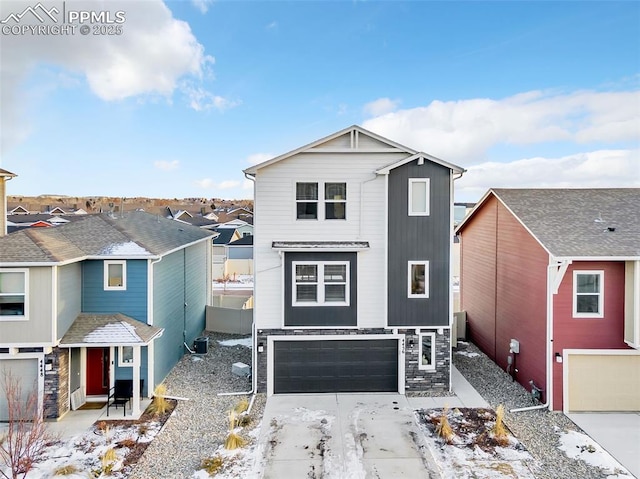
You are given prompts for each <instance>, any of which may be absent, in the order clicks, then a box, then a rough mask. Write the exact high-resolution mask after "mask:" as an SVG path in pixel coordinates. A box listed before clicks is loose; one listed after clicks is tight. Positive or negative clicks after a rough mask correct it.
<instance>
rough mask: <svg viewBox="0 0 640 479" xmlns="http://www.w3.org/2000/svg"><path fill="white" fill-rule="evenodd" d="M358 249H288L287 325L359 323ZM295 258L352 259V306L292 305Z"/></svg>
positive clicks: (285, 291) (286, 281) (285, 290)
mask: <svg viewBox="0 0 640 479" xmlns="http://www.w3.org/2000/svg"><path fill="white" fill-rule="evenodd" d="M357 258H358V257H357V253H286V254H285V261H284V263H285V264H284V325H285V326H317V327H324V326H336V327H340V326H357V325H358V309H357V304H358V288H357V282H358V278H357V271H358V265H357ZM293 261H349V266H350V269H349V278H350V288H349V306H310V307H305V306H295V307H294V306H292V305H291V303H292V301H291V294H292V264H291V263H292V262H293Z"/></svg>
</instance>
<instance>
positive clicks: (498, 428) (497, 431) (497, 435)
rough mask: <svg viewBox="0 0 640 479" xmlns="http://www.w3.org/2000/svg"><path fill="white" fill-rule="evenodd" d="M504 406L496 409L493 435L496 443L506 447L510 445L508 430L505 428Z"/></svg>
mask: <svg viewBox="0 0 640 479" xmlns="http://www.w3.org/2000/svg"><path fill="white" fill-rule="evenodd" d="M503 420H504V406H503V405H502V404H500V405H499V406H498V407H497V408H496V423H495V425H494V426H493V429H492V431H491V432H492V433H493V438H494V439H495V441H496V442H497V443H498V444H500V445H501V446H506V445H507V444H508V443H509V436H508V434H507V429H506V428H505V427H504V422H503Z"/></svg>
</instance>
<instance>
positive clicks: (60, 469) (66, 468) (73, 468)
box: [53, 464, 80, 476]
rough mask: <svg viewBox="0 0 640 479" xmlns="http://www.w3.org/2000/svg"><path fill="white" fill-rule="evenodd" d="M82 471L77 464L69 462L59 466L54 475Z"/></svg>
mask: <svg viewBox="0 0 640 479" xmlns="http://www.w3.org/2000/svg"><path fill="white" fill-rule="evenodd" d="M78 472H80V469H78V467H77V466H75V465H73V464H67V465H66V466H61V467H58V468H57V469H56V470H54V471H53V475H54V476H70V475H71V474H76V473H78Z"/></svg>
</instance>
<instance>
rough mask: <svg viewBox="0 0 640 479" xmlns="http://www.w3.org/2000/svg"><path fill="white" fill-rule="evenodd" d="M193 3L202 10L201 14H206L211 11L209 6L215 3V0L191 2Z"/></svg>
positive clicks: (192, 0) (195, 0) (194, 0)
mask: <svg viewBox="0 0 640 479" xmlns="http://www.w3.org/2000/svg"><path fill="white" fill-rule="evenodd" d="M191 3H192V4H193V6H194V7H196V8H197V9H198V10H200V13H202V14H205V13H207V11H208V10H209V5H211V4H212V3H213V0H191Z"/></svg>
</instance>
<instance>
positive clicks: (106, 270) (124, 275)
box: [104, 260, 127, 291]
mask: <svg viewBox="0 0 640 479" xmlns="http://www.w3.org/2000/svg"><path fill="white" fill-rule="evenodd" d="M111 264H121V265H122V286H109V265H111ZM126 289H127V262H126V261H125V260H121V261H105V262H104V290H105V291H125V290H126Z"/></svg>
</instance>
